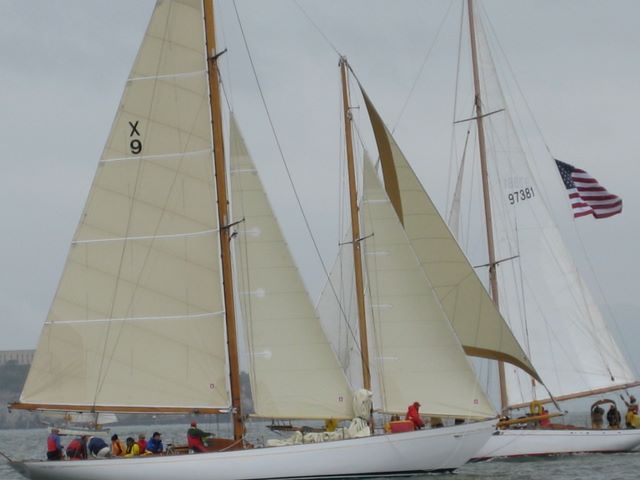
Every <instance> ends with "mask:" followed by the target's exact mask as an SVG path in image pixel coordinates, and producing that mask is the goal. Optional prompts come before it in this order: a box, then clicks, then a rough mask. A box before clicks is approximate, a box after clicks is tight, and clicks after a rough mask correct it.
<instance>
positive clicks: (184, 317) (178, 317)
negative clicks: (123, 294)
mask: <svg viewBox="0 0 640 480" xmlns="http://www.w3.org/2000/svg"><path fill="white" fill-rule="evenodd" d="M223 314H224V310H222V311H219V312H205V313H192V314H185V315H162V316H149V317H124V318H96V319H91V320H89V319H86V320H56V321H46V322H44V324H45V325H53V326H55V325H68V324H74V325H75V324H78V323H85V324H86V323H105V322H141V321H148V320H191V319H194V318H205V317H214V316H217V315H223Z"/></svg>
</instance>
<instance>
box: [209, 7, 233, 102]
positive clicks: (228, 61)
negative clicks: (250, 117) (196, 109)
mask: <svg viewBox="0 0 640 480" xmlns="http://www.w3.org/2000/svg"><path fill="white" fill-rule="evenodd" d="M212 1H213V0H212ZM224 5H225V3H224V2H218V5H217V8H218V10H219V11H220V16H221V17H223V16H224V14H223V13H222V12H223V10H224ZM217 25H218V26H219V28H220V33H221V34H222V35H221V37H222V41H223V42H224V43H225V44H227V43H228V42H227V32H226V31H225V29H224V26H225V22H218V23H217ZM231 58H232V55H225V58H224V62H225V63H226V70H227V74H228V77H229V78H228V80H229V83H228V85H229V96H228V97H227V91H226V89H225V85H224V83H225V82H224V81H223V80H222V72H221V70H220V69H219V68H218V62H214V64H215V66H216V68H217V69H218V74H219V75H218V78H219V79H220V85H221V86H222V92H223V94H224V97H225V101H226V102H227V108H228V109H229V110H232V108H231V107H230V106H229V104H231V105H233V88H232V87H233V82H232V81H231V78H230V77H231Z"/></svg>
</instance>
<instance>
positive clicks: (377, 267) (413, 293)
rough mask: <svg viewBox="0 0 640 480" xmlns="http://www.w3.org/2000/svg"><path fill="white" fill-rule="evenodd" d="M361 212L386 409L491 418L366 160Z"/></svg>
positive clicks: (370, 308) (490, 410)
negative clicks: (412, 407) (414, 408)
mask: <svg viewBox="0 0 640 480" xmlns="http://www.w3.org/2000/svg"><path fill="white" fill-rule="evenodd" d="M361 211H362V219H363V223H364V234H365V235H366V237H367V238H366V240H364V246H365V259H366V271H367V285H368V293H369V295H368V300H369V305H368V309H367V310H368V312H370V318H369V325H370V326H371V327H372V328H370V331H371V332H373V333H372V335H373V337H375V352H376V354H377V358H376V359H375V364H376V368H375V371H377V373H378V375H379V377H380V384H381V385H382V392H381V393H382V397H383V406H382V408H383V409H384V410H385V411H388V412H398V413H404V412H405V411H406V408H407V405H410V404H411V403H413V402H414V401H416V400H418V401H420V403H421V404H422V405H423V407H422V411H424V412H425V413H428V414H433V415H452V416H459V417H490V416H492V415H494V414H495V411H494V410H493V408H492V406H491V404H490V402H489V400H488V399H487V398H486V396H485V394H484V392H483V391H482V388H481V387H480V386H479V385H478V383H477V380H476V377H475V374H474V372H473V369H472V367H471V365H470V364H469V361H468V359H467V357H466V355H465V354H464V352H463V350H462V347H461V345H460V342H459V340H458V338H457V337H456V334H455V332H454V331H453V329H452V327H451V325H450V323H449V321H448V320H447V316H446V312H445V311H444V310H443V306H442V305H441V304H440V300H439V298H438V296H437V295H436V293H435V289H434V288H433V286H432V285H431V283H430V281H429V278H428V277H427V276H426V275H425V273H424V271H423V269H422V266H421V264H420V259H419V258H418V257H417V256H416V254H415V252H414V250H413V248H412V246H411V243H410V241H409V238H408V237H407V235H406V234H405V231H404V229H403V228H402V225H401V223H400V220H399V219H398V216H397V214H396V212H395V210H394V208H393V206H392V204H391V202H390V201H389V197H388V196H387V195H386V192H385V190H384V187H383V186H382V183H381V182H380V180H379V179H378V177H377V176H376V174H375V171H374V169H373V166H372V164H371V162H370V161H369V160H368V158H365V161H364V192H363V199H362V207H361Z"/></svg>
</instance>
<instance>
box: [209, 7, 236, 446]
mask: <svg viewBox="0 0 640 480" xmlns="http://www.w3.org/2000/svg"><path fill="white" fill-rule="evenodd" d="M203 5H204V27H205V39H206V43H205V46H206V49H207V73H208V77H209V102H210V108H211V128H212V133H213V160H214V166H215V175H216V195H217V197H218V198H217V199H218V226H219V230H220V257H221V262H222V285H223V291H224V304H225V321H226V327H227V342H228V346H227V348H228V352H229V370H230V384H231V406H232V408H233V438H234V440H237V441H240V440H241V439H242V438H243V435H244V425H243V423H242V408H241V397H240V366H239V364H238V339H237V334H236V317H235V303H234V298H233V276H232V271H231V236H230V234H229V199H228V197H227V172H226V163H225V158H224V143H223V132H222V111H221V108H220V104H221V103H220V88H219V84H220V78H219V72H218V54H217V51H216V30H215V22H214V15H213V0H204V1H203Z"/></svg>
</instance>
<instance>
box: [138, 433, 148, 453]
mask: <svg viewBox="0 0 640 480" xmlns="http://www.w3.org/2000/svg"><path fill="white" fill-rule="evenodd" d="M146 438H147V437H145V435H144V433H141V434H139V435H138V448H139V449H140V455H144V454H145V452H146V451H147V440H146Z"/></svg>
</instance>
